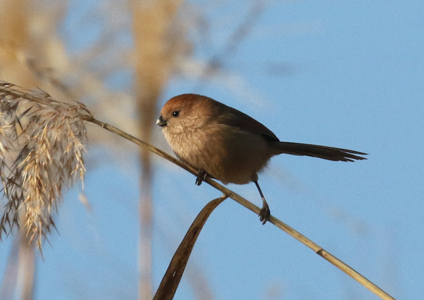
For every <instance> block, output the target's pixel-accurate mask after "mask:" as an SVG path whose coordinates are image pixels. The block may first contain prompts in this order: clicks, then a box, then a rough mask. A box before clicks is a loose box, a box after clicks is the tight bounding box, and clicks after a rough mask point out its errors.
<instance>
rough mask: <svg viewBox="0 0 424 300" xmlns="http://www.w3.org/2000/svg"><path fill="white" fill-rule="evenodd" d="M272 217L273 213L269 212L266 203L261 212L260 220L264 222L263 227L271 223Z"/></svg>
mask: <svg viewBox="0 0 424 300" xmlns="http://www.w3.org/2000/svg"><path fill="white" fill-rule="evenodd" d="M270 216H271V211H270V210H269V206H268V204H267V203H264V205H263V206H262V209H261V211H260V212H259V220H260V221H261V222H262V225H265V223H266V222H267V221H269V217H270Z"/></svg>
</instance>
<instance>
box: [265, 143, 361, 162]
mask: <svg viewBox="0 0 424 300" xmlns="http://www.w3.org/2000/svg"><path fill="white" fill-rule="evenodd" d="M272 148H273V149H275V153H274V154H275V155H277V154H282V153H286V154H292V155H301V156H311V157H318V158H322V159H327V160H333V161H355V160H363V159H366V158H365V157H362V156H360V155H367V154H366V153H363V152H359V151H355V150H349V149H341V148H334V147H327V146H320V145H311V144H300V143H289V142H276V143H275V144H273V145H272Z"/></svg>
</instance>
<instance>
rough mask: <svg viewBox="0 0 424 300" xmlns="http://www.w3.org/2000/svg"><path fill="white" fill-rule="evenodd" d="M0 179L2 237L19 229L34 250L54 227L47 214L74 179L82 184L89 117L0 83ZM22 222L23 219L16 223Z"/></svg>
mask: <svg viewBox="0 0 424 300" xmlns="http://www.w3.org/2000/svg"><path fill="white" fill-rule="evenodd" d="M0 99H1V100H0V101H1V102H0V179H1V182H2V184H3V189H2V191H3V193H4V195H5V197H6V198H7V203H6V205H5V209H4V212H3V216H2V218H1V221H0V239H1V238H2V234H6V235H9V234H10V233H11V232H13V229H14V228H15V227H16V228H20V227H21V225H22V224H21V222H24V223H25V224H23V225H24V229H25V232H26V234H27V236H28V238H29V243H30V244H31V243H33V242H34V243H36V245H37V246H38V247H39V248H40V250H41V246H42V242H43V239H46V237H47V234H48V233H50V230H51V227H52V226H53V227H55V224H54V222H53V219H52V211H53V210H57V206H58V204H59V203H60V201H61V199H62V192H64V190H66V189H67V188H69V187H70V186H72V184H73V183H74V181H75V179H76V178H77V177H79V178H80V179H81V181H82V180H83V177H84V173H85V168H84V159H83V154H84V152H85V148H84V142H85V140H86V127H85V122H84V120H83V118H82V116H83V115H89V112H88V111H87V109H86V108H85V106H84V105H82V104H80V103H77V104H75V105H70V104H66V103H61V102H57V101H55V100H53V99H52V98H51V97H50V95H48V94H47V93H45V92H43V91H41V90H37V91H27V90H24V89H21V88H19V87H17V86H15V85H13V84H9V83H5V82H0ZM22 220H25V221H22Z"/></svg>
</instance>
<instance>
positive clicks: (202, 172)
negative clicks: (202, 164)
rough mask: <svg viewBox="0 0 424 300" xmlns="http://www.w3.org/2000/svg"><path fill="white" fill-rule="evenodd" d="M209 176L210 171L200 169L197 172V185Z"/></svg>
mask: <svg viewBox="0 0 424 300" xmlns="http://www.w3.org/2000/svg"><path fill="white" fill-rule="evenodd" d="M207 176H208V173H207V172H206V171H205V170H203V169H200V170H199V172H197V177H196V182H195V183H196V185H201V184H202V182H203V180H206V177H207Z"/></svg>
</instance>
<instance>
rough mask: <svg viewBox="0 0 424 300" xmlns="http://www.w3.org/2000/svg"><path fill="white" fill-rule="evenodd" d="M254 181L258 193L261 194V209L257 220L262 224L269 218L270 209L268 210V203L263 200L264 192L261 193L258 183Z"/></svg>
mask: <svg viewBox="0 0 424 300" xmlns="http://www.w3.org/2000/svg"><path fill="white" fill-rule="evenodd" d="M254 183H255V184H256V187H257V188H258V191H259V194H260V195H261V198H262V202H263V205H262V209H261V211H260V212H259V220H260V221H261V222H262V225H265V223H266V222H267V221H268V220H269V216H270V215H271V211H270V210H269V206H268V203H267V202H266V200H265V197H264V194H262V190H261V188H260V186H259V183H258V181H257V180H255V181H254Z"/></svg>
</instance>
